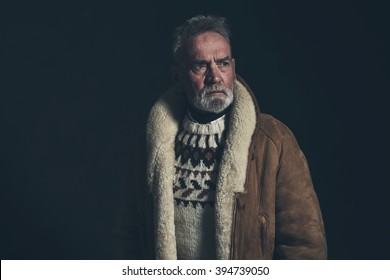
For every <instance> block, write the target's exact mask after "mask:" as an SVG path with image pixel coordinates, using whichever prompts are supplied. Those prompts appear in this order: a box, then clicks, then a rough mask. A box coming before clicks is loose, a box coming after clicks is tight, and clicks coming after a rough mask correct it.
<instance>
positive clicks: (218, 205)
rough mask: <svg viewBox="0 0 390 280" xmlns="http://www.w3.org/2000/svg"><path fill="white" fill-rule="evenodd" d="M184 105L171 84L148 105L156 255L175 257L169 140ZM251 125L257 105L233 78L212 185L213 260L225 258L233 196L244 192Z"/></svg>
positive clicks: (171, 146)
mask: <svg viewBox="0 0 390 280" xmlns="http://www.w3.org/2000/svg"><path fill="white" fill-rule="evenodd" d="M186 106H187V103H186V101H185V96H184V94H183V93H182V92H180V91H179V89H177V88H172V89H170V90H169V91H168V92H166V93H165V94H164V95H163V96H161V97H160V99H159V100H158V101H157V102H156V103H155V105H154V106H153V107H152V109H151V111H150V114H149V119H148V123H147V180H148V182H147V183H148V187H149V191H150V192H152V193H153V198H154V208H155V209H154V216H155V236H156V240H155V241H156V258H157V259H176V258H177V254H176V237H175V224H174V203H173V202H174V200H173V191H172V188H173V178H174V162H175V152H174V143H175V137H176V134H177V132H178V130H179V126H180V122H181V120H182V118H183V117H184V114H185V113H186V110H187V108H186ZM255 126H256V109H255V105H254V101H253V99H252V96H251V94H250V93H249V91H248V90H247V89H246V88H245V86H244V85H243V84H242V83H240V82H239V81H236V82H235V85H234V100H233V104H232V108H231V110H230V117H229V123H228V126H227V135H226V143H225V147H224V151H223V154H222V158H221V163H220V165H219V166H220V167H219V177H218V181H217V190H216V201H215V215H216V219H215V221H216V250H217V252H216V255H217V259H229V257H230V248H231V235H232V222H233V211H234V209H233V208H234V195H235V193H238V192H243V191H244V184H245V179H246V170H247V163H248V151H249V146H250V143H251V139H252V135H253V132H254V130H255Z"/></svg>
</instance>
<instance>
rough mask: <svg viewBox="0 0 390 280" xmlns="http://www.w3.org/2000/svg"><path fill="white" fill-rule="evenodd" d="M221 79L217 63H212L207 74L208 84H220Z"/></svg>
mask: <svg viewBox="0 0 390 280" xmlns="http://www.w3.org/2000/svg"><path fill="white" fill-rule="evenodd" d="M221 81H222V77H221V73H220V72H219V69H218V67H217V65H210V66H209V69H208V71H207V74H206V82H207V83H208V84H218V83H220V82H221Z"/></svg>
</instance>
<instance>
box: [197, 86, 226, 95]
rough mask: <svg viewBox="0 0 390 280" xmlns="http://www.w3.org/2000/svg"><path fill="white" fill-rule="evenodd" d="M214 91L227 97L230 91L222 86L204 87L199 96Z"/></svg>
mask: <svg viewBox="0 0 390 280" xmlns="http://www.w3.org/2000/svg"><path fill="white" fill-rule="evenodd" d="M215 91H219V92H223V93H224V94H226V95H228V92H230V89H229V88H227V87H226V86H224V85H212V86H205V87H204V88H202V89H201V91H200V93H201V95H206V94H209V93H212V92H215Z"/></svg>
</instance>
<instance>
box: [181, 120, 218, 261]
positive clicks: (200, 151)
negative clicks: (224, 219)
mask: <svg viewBox="0 0 390 280" xmlns="http://www.w3.org/2000/svg"><path fill="white" fill-rule="evenodd" d="M224 131H225V116H222V117H220V118H219V119H217V120H214V121H212V122H210V123H207V124H200V123H197V122H196V121H194V120H192V119H191V117H190V116H188V115H187V116H186V117H185V118H184V119H183V122H182V127H181V129H180V130H179V132H178V134H177V135H176V140H175V160H176V161H175V178H174V183H173V197H174V200H175V202H174V203H175V208H174V212H175V232H176V245H177V257H178V259H215V258H216V251H215V217H214V202H215V188H216V181H217V177H218V174H217V173H218V165H219V162H220V158H221V153H222V148H223V147H222V145H221V143H223V142H224V141H223V140H224V138H225V133H224Z"/></svg>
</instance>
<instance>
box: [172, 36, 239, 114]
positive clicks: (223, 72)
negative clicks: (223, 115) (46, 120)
mask: <svg viewBox="0 0 390 280" xmlns="http://www.w3.org/2000/svg"><path fill="white" fill-rule="evenodd" d="M174 71H175V72H174V75H175V78H176V80H177V81H178V82H179V83H180V84H181V86H182V87H183V89H184V91H185V94H186V97H187V100H188V102H189V104H190V106H191V107H192V108H193V109H194V110H196V111H197V112H198V113H202V114H204V113H219V112H222V111H223V110H224V109H226V108H227V107H228V106H229V105H230V104H231V103H232V101H233V87H234V80H235V78H236V73H235V62H234V59H232V57H231V50H230V45H229V43H228V42H227V41H226V39H225V38H224V37H223V36H222V35H220V34H218V33H216V32H205V33H201V34H199V35H197V36H196V37H194V38H193V39H192V40H191V41H190V42H189V43H188V44H187V45H186V46H185V47H184V52H183V56H182V59H181V60H180V62H179V65H178V66H177V67H176V68H175V70H174Z"/></svg>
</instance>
